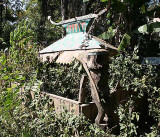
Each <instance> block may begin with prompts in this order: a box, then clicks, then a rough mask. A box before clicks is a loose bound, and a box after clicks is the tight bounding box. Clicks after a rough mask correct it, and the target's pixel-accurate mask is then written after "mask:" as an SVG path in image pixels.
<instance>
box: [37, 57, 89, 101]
mask: <svg viewBox="0 0 160 137" xmlns="http://www.w3.org/2000/svg"><path fill="white" fill-rule="evenodd" d="M82 74H85V71H84V70H83V67H82V64H81V63H80V62H79V61H77V60H74V61H73V62H72V63H71V64H67V65H64V64H58V63H55V62H53V63H52V64H48V63H47V62H46V63H45V64H44V66H43V67H42V68H40V72H39V76H40V77H39V78H40V79H42V81H43V84H42V87H41V90H42V91H44V92H46V91H47V92H49V93H52V94H56V95H59V96H63V97H67V98H70V99H74V100H77V99H78V92H79V83H80V80H81V76H82ZM89 89H90V86H89V85H88V90H89ZM88 92H90V91H88ZM89 95H90V94H89ZM86 101H87V102H88V101H91V97H89V96H88V98H87V100H86Z"/></svg>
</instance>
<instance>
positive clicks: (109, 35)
mask: <svg viewBox="0 0 160 137" xmlns="http://www.w3.org/2000/svg"><path fill="white" fill-rule="evenodd" d="M115 34H116V29H113V28H112V27H109V28H108V31H107V32H103V33H102V34H101V35H99V38H101V39H104V40H105V39H110V38H113V37H114V36H115Z"/></svg>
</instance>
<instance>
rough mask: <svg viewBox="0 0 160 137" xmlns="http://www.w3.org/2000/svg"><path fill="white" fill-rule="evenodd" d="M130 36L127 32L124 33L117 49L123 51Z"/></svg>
mask: <svg viewBox="0 0 160 137" xmlns="http://www.w3.org/2000/svg"><path fill="white" fill-rule="evenodd" d="M130 39H131V37H130V36H129V35H128V34H126V33H125V34H124V35H123V38H122V41H121V43H120V44H119V47H118V51H123V50H124V49H125V48H126V47H127V45H129V43H130Z"/></svg>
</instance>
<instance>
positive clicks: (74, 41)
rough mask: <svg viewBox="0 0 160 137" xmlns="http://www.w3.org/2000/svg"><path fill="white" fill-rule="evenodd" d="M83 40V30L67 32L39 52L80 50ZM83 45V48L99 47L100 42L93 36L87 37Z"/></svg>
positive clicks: (84, 35) (84, 37) (84, 36)
mask: <svg viewBox="0 0 160 137" xmlns="http://www.w3.org/2000/svg"><path fill="white" fill-rule="evenodd" d="M84 41H86V33H84V32H79V33H72V34H67V35H66V36H65V37H64V38H62V39H60V40H58V41H56V42H55V43H53V44H51V45H50V46H48V47H47V48H45V49H43V50H41V51H40V52H39V53H40V54H44V53H51V52H59V51H72V50H81V49H83V48H82V47H83V44H84ZM84 45H85V46H86V47H85V49H99V48H101V46H100V45H101V42H99V41H98V40H96V39H95V38H94V37H91V38H90V39H88V40H87V41H86V43H85V44H84Z"/></svg>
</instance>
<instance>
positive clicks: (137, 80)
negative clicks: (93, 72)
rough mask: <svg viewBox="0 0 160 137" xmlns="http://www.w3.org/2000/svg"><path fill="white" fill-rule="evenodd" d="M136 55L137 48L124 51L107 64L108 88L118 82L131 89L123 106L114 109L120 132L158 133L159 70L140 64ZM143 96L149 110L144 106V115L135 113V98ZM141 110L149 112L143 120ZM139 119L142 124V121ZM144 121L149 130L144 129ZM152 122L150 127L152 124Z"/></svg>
mask: <svg viewBox="0 0 160 137" xmlns="http://www.w3.org/2000/svg"><path fill="white" fill-rule="evenodd" d="M137 54H138V48H137V47H136V48H135V49H134V51H133V53H130V54H129V53H127V52H123V53H121V54H120V55H119V56H118V57H116V59H114V58H112V63H111V64H110V70H109V72H110V88H111V90H113V89H115V88H117V85H119V86H120V87H122V88H123V89H124V90H126V91H128V92H129V91H132V95H131V96H130V97H129V98H130V99H128V101H127V99H126V101H125V102H124V103H123V104H124V105H123V106H121V105H120V106H119V109H118V112H117V113H118V115H119V119H120V123H119V124H120V131H121V132H120V134H122V135H123V136H133V135H134V136H135V135H141V134H143V135H144V134H145V133H149V132H151V133H156V134H159V132H160V131H159V127H158V123H159V120H160V119H159V118H160V113H159V112H160V107H159V105H158V104H159V99H160V88H159V78H158V76H159V74H158V69H157V68H156V67H155V66H151V65H142V64H141V62H142V61H141V59H140V57H139V56H137ZM144 97H145V98H147V104H148V110H149V113H148V112H147V111H146V110H145V108H143V114H142V112H139V113H137V112H136V109H135V108H136V107H137V104H136V101H137V99H141V100H142V99H143V98H144ZM129 104H130V105H129ZM147 104H146V105H147ZM138 105H140V104H138ZM146 107H147V106H146ZM144 113H145V116H147V113H148V116H147V117H145V119H143V118H144ZM138 117H140V119H139V118H138ZM141 117H143V118H141ZM142 119H143V120H144V121H143V120H142ZM149 120H150V121H149ZM142 121H143V122H144V124H142V123H141V122H142ZM151 121H152V122H151ZM146 123H147V125H148V128H149V129H148V128H146ZM140 125H141V126H140ZM152 125H153V128H152V127H151V126H152ZM143 126H144V127H145V128H146V129H148V131H147V130H146V129H144V128H143ZM142 130H143V131H142Z"/></svg>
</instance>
